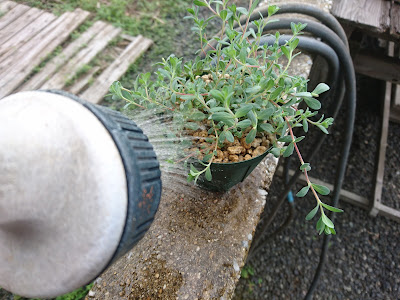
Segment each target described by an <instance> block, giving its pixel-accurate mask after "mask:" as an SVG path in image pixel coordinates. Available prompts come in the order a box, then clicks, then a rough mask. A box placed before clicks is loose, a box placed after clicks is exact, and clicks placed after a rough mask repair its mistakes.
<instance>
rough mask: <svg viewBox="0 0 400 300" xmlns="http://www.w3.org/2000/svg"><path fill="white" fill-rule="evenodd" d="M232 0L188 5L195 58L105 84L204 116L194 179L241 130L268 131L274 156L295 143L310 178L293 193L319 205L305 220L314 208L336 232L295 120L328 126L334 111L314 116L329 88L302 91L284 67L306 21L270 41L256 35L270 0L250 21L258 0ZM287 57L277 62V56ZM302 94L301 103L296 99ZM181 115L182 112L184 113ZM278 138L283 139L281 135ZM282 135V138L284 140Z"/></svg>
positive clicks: (301, 82) (136, 103)
mask: <svg viewBox="0 0 400 300" xmlns="http://www.w3.org/2000/svg"><path fill="white" fill-rule="evenodd" d="M228 2H229V0H224V1H218V0H209V1H207V0H195V1H193V3H194V6H193V7H192V8H189V9H188V10H187V11H188V12H189V14H190V15H189V16H188V18H191V19H192V20H193V22H194V26H193V27H192V30H194V31H195V32H196V33H197V35H198V37H199V42H200V49H199V52H198V56H197V57H196V59H194V60H193V61H186V62H184V61H183V59H182V58H178V57H175V56H174V55H171V56H169V57H168V58H167V59H163V61H162V62H160V63H158V64H157V65H158V66H159V68H158V70H157V71H156V72H155V75H156V76H155V78H154V80H152V79H151V74H150V73H146V74H141V75H139V76H138V77H137V79H136V81H135V82H134V86H133V89H132V90H128V89H125V88H124V87H123V86H122V85H121V84H120V83H119V82H118V81H116V82H114V83H113V84H112V86H111V87H110V92H111V93H112V94H113V97H115V98H119V99H125V100H126V101H127V102H128V103H127V106H131V107H143V108H152V107H155V106H158V107H160V106H161V107H163V108H165V109H168V110H171V111H179V113H180V114H179V116H180V117H179V120H180V121H181V126H182V127H185V128H190V129H196V128H197V127H198V126H199V122H204V120H207V122H208V124H210V129H209V132H208V133H209V134H212V135H213V136H215V138H213V139H212V140H211V141H210V149H209V150H208V152H207V153H205V154H206V156H205V157H204V159H203V162H201V164H202V165H203V166H204V168H203V169H202V170H197V169H196V168H195V167H194V166H193V165H192V166H191V167H190V171H189V175H188V180H189V181H191V180H194V181H196V180H197V179H198V178H199V176H200V175H202V174H203V173H204V175H205V177H206V178H207V179H208V180H211V179H212V174H211V172H210V165H211V163H212V162H213V159H214V158H215V156H216V150H217V148H218V145H221V144H222V143H224V142H225V141H228V142H233V140H234V137H235V136H236V137H238V138H242V137H245V141H246V143H248V144H250V143H251V142H252V141H253V140H254V138H255V137H256V135H257V132H266V133H268V134H269V135H270V136H273V139H274V143H273V148H272V149H271V153H273V154H274V155H275V156H276V157H278V156H281V155H282V156H284V157H288V156H290V155H292V153H293V152H294V151H296V153H297V155H298V157H299V159H300V162H301V166H300V169H301V170H302V171H303V172H304V174H305V175H306V178H307V182H308V185H307V186H306V187H305V188H303V189H302V190H301V191H300V192H299V193H297V196H298V197H303V196H305V195H306V194H307V192H308V191H309V190H311V191H312V193H313V194H314V196H315V198H316V200H317V206H316V207H315V208H314V209H313V210H312V211H311V212H310V213H309V214H308V215H307V220H309V219H311V218H313V217H314V215H315V214H316V213H317V211H318V210H319V211H320V212H321V218H320V219H319V221H318V224H317V229H318V231H319V232H320V233H322V232H325V233H326V234H334V233H335V230H334V225H333V223H332V222H331V220H330V219H329V218H328V217H327V216H326V214H325V212H324V208H325V209H328V210H331V211H335V212H339V211H341V210H339V209H337V208H333V207H331V206H328V205H326V204H325V203H323V202H322V201H321V200H320V198H319V196H318V194H320V195H326V194H328V193H329V190H328V189H327V188H326V187H323V186H319V185H316V184H313V183H311V182H310V180H309V179H308V176H307V172H308V171H309V170H310V169H311V167H310V165H309V163H306V162H304V161H303V158H302V156H301V154H300V151H299V149H298V147H297V143H299V142H300V141H301V140H302V139H303V138H304V136H300V137H296V136H295V135H294V133H293V128H295V127H302V129H303V131H304V132H305V133H307V132H308V126H309V124H312V125H315V126H317V127H318V128H319V129H320V130H322V131H323V132H324V133H326V134H328V130H327V129H328V127H329V126H330V125H331V124H332V122H333V119H332V118H324V116H322V117H321V118H320V119H319V120H314V118H313V117H314V116H315V115H316V114H318V110H319V109H320V108H321V103H320V101H319V100H318V99H317V98H318V96H319V95H320V94H321V93H323V92H326V91H327V90H329V87H328V86H327V85H326V84H324V83H320V84H319V85H318V86H317V87H316V88H315V89H314V90H313V91H312V92H307V80H306V79H305V78H303V77H301V76H295V75H291V74H289V73H288V68H289V66H290V64H291V62H292V61H293V59H294V58H295V57H296V56H297V55H298V54H299V53H300V52H298V51H297V50H296V47H297V45H298V43H299V38H298V36H299V35H300V34H302V32H301V31H302V30H303V29H304V28H305V27H306V24H301V23H299V24H295V23H292V24H291V29H292V33H293V35H292V37H291V38H290V39H289V40H288V41H286V43H285V44H284V45H282V46H280V45H279V43H278V40H279V37H280V34H279V33H276V34H275V37H276V42H275V43H274V44H273V45H266V44H263V43H261V38H262V36H263V31H264V27H265V26H266V24H268V23H269V22H272V20H271V19H270V17H271V16H272V15H274V14H275V13H276V12H277V11H278V9H279V8H278V7H277V6H274V5H272V6H269V8H268V17H267V18H262V17H260V19H258V20H255V21H252V22H249V17H250V15H251V14H252V12H253V11H254V9H255V8H256V7H257V5H258V2H259V1H250V5H249V8H248V9H246V8H243V7H236V5H235V4H231V5H228ZM202 7H204V8H208V10H209V11H210V12H211V17H209V18H207V19H204V18H201V17H199V10H200V9H202ZM213 19H218V20H219V23H220V24H221V30H220V32H219V33H218V34H217V35H214V36H209V35H208V34H207V26H208V25H209V23H210V21H211V20H213ZM282 56H284V58H285V59H286V60H285V61H286V63H285V64H281V59H280V58H281V57H282ZM303 101H304V102H305V109H300V108H299V107H300V106H299V105H300V104H301V103H302V102H303ZM182 116H183V118H182ZM279 142H281V143H279ZM282 143H284V144H285V145H284V146H282Z"/></svg>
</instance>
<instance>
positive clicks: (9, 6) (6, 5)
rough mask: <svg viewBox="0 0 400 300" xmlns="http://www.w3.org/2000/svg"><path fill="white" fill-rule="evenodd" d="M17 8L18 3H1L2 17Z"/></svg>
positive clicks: (0, 12) (0, 13) (0, 11)
mask: <svg viewBox="0 0 400 300" xmlns="http://www.w3.org/2000/svg"><path fill="white" fill-rule="evenodd" d="M15 6H17V3H15V2H13V1H2V2H0V16H1V15H2V14H5V13H6V12H8V11H10V10H11V9H13V8H14V7H15Z"/></svg>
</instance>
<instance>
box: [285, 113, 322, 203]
mask: <svg viewBox="0 0 400 300" xmlns="http://www.w3.org/2000/svg"><path fill="white" fill-rule="evenodd" d="M285 121H286V124H287V125H288V128H289V133H290V136H291V137H292V141H293V144H294V148H295V149H296V153H297V156H298V157H299V160H300V162H301V164H302V165H303V164H304V160H303V157H302V156H301V153H300V150H299V148H298V147H297V143H296V142H295V138H294V134H293V130H292V126H290V123H289V119H288V118H287V117H285ZM303 172H304V176H305V177H306V180H307V184H308V185H309V186H310V188H311V191H312V193H313V194H314V197H315V199H317V202H318V203H320V202H321V200H320V199H319V196H318V194H317V192H316V191H315V190H314V188H313V186H312V185H311V181H310V179H309V178H308V173H307V170H306V169H304V170H303Z"/></svg>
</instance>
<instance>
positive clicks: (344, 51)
mask: <svg viewBox="0 0 400 300" xmlns="http://www.w3.org/2000/svg"><path fill="white" fill-rule="evenodd" d="M296 21H298V22H300V23H307V27H306V28H305V29H304V31H306V32H310V33H312V34H314V35H316V36H318V37H320V38H322V40H324V41H325V42H327V43H328V45H330V46H331V47H332V48H333V49H334V51H335V52H336V54H337V56H338V58H339V61H340V66H341V67H342V69H343V70H342V71H343V76H344V81H345V86H346V92H345V98H346V101H347V110H346V114H347V118H346V124H345V127H346V130H345V132H344V136H343V140H344V142H343V147H342V150H341V154H340V162H339V165H338V168H337V173H336V179H335V184H334V191H333V196H332V199H333V200H332V205H333V206H337V204H338V202H339V196H340V190H341V187H342V184H343V180H344V176H345V172H346V165H347V160H348V156H349V153H350V146H351V140H352V135H353V129H354V119H355V108H356V87H355V82H356V80H355V73H354V67H353V62H352V59H351V57H350V53H349V52H348V48H347V47H346V45H345V44H344V43H343V42H342V40H341V39H340V38H339V37H338V36H337V35H336V34H335V32H333V31H332V30H330V29H329V28H327V27H326V26H324V25H322V24H320V23H317V22H314V21H310V20H304V19H296V20H293V19H291V20H287V19H283V20H280V21H279V22H276V23H270V24H268V25H267V27H268V29H269V30H273V29H282V28H290V23H291V22H296ZM266 30H267V29H266ZM340 104H341V103H340ZM318 143H319V141H318ZM321 144H322V143H321ZM315 152H316V149H315V148H314V149H313V151H312V154H314V153H315ZM307 161H308V160H307ZM297 173H298V174H297ZM299 175H300V170H299V169H297V170H296V173H295V176H293V177H292V179H291V180H290V182H289V185H287V186H286V187H285V190H284V191H283V192H282V194H281V198H280V199H279V201H278V204H279V203H280V204H282V203H283V201H284V200H285V198H286V196H287V194H288V193H289V191H290V188H291V186H292V185H293V184H294V183H295V182H296V179H297V178H296V177H298V176H299ZM279 206H280V205H275V207H274V210H273V213H272V214H271V215H272V216H274V215H275V214H276V212H277V210H278V209H279ZM334 219H335V214H333V215H332V216H331V220H332V221H334ZM271 222H272V220H269V222H266V223H269V224H270V223H271ZM269 224H267V226H268V225H269ZM329 240H330V236H329V235H326V236H325V237H324V240H323V246H322V251H321V256H320V261H319V264H318V268H317V270H316V273H315V275H314V278H313V281H312V284H311V286H310V289H309V290H308V293H307V295H306V297H305V299H311V297H312V294H313V292H314V290H315V288H316V286H317V283H318V279H319V277H320V274H321V271H322V268H323V266H324V263H325V260H326V254H327V249H328V243H329Z"/></svg>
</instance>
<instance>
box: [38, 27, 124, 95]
mask: <svg viewBox="0 0 400 300" xmlns="http://www.w3.org/2000/svg"><path fill="white" fill-rule="evenodd" d="M120 32H121V29H120V28H115V27H113V26H112V25H107V26H106V27H105V28H104V30H102V31H101V32H100V33H99V34H98V35H97V36H96V37H95V38H94V39H93V40H92V41H91V42H90V43H89V44H88V45H87V47H85V48H83V49H82V50H81V51H79V52H78V53H77V54H76V55H75V56H74V57H73V58H72V59H71V60H69V62H68V63H67V64H66V65H65V66H64V67H62V68H61V69H60V70H59V71H58V72H57V73H56V74H54V76H53V77H52V78H50V79H49V80H48V81H47V82H45V83H44V84H43V85H42V86H41V89H61V88H63V87H64V86H65V84H66V83H67V82H68V80H71V79H72V78H73V76H74V75H75V73H76V72H77V71H79V69H80V68H82V67H83V66H84V65H86V64H88V63H89V62H90V61H91V60H92V59H93V58H94V57H95V56H96V55H97V54H98V53H100V52H101V51H102V50H103V49H104V48H105V47H106V46H107V44H108V43H109V42H110V41H111V40H112V39H113V38H115V37H116V36H117V35H118V34H119V33H120Z"/></svg>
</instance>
